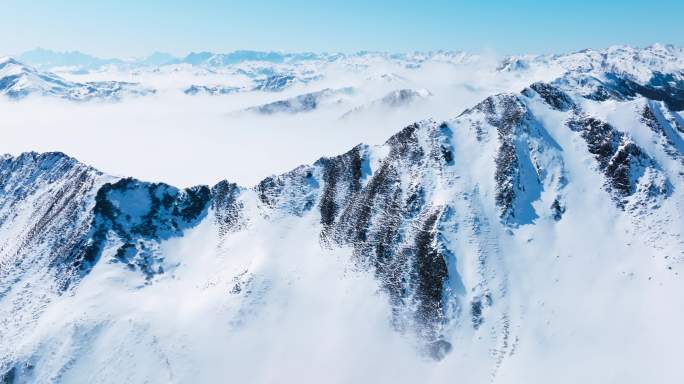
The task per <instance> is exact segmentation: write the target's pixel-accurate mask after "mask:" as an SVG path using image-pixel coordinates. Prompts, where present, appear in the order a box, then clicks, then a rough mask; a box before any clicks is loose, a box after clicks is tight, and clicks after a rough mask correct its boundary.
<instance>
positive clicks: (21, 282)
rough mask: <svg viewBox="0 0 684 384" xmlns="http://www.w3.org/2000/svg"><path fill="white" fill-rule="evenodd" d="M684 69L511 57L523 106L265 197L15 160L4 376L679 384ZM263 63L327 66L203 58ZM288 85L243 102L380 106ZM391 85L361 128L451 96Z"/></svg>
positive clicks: (312, 171)
mask: <svg viewBox="0 0 684 384" xmlns="http://www.w3.org/2000/svg"><path fill="white" fill-rule="evenodd" d="M681 53H682V51H681V50H679V49H678V48H675V47H669V46H659V45H656V46H652V47H649V48H646V49H643V50H633V49H631V48H620V49H618V48H611V49H609V50H607V51H605V52H601V53H596V52H593V51H584V52H579V53H576V54H572V55H565V56H552V57H538V56H534V57H522V58H511V59H507V60H506V61H505V62H504V63H503V65H498V66H497V68H498V69H495V70H494V71H495V72H497V73H501V76H504V77H503V78H506V79H509V80H510V79H511V77H507V76H513V77H517V78H519V79H527V80H529V81H528V82H527V83H525V84H524V85H523V86H521V87H519V89H517V90H515V91H510V90H505V91H503V92H492V94H490V95H487V96H485V97H482V98H478V99H474V100H472V101H471V102H470V103H469V105H468V106H467V108H458V109H454V110H451V111H450V115H451V117H449V118H447V119H424V120H420V121H418V122H414V123H410V124H405V125H403V126H397V127H395V128H396V129H395V132H394V133H393V134H391V135H388V138H387V139H385V140H384V141H383V142H381V143H379V144H358V145H355V146H354V145H350V146H349V147H348V148H346V150H344V151H340V152H338V153H339V154H335V153H330V154H328V156H326V157H321V158H319V159H318V160H316V161H313V162H311V163H309V164H305V165H300V166H298V167H293V168H292V169H291V170H289V171H286V172H283V173H279V174H275V175H271V176H269V177H265V178H262V179H261V180H260V181H258V182H256V183H254V185H253V186H249V185H241V183H235V182H233V181H231V180H223V181H220V182H218V183H216V184H214V185H213V186H210V185H199V186H193V187H188V188H177V187H174V186H171V185H169V184H165V183H152V182H145V181H142V180H138V179H135V178H125V177H118V176H111V175H108V174H106V173H103V172H100V171H98V170H96V169H94V168H93V167H90V166H88V165H84V164H83V163H81V162H79V161H78V160H76V159H74V158H71V157H69V156H67V155H65V154H63V153H60V152H49V153H35V152H27V153H22V154H16V155H4V156H3V157H1V158H0V382H3V383H33V382H40V383H43V382H56V383H74V382H76V383H81V382H82V383H91V382H98V383H110V382H111V383H121V382H131V383H143V382H147V383H169V382H171V383H176V382H177V383H185V382H198V383H204V382H223V381H230V382H233V381H234V382H250V383H271V382H339V383H348V382H364V383H366V382H367V383H416V382H426V383H453V382H475V383H481V382H493V383H521V382H530V383H548V382H554V383H643V382H658V383H661V382H662V383H678V382H682V381H683V380H684V371H683V370H682V369H681V367H680V365H681V364H680V361H679V360H680V354H679V353H678V351H679V346H680V345H682V343H684V332H682V330H681V324H682V321H684V306H682V305H680V304H679V303H681V301H682V300H681V296H682V292H684V282H683V281H682V278H681V275H680V274H681V272H682V266H683V261H684V239H682V236H683V235H684V234H683V233H682V232H683V229H684V208H683V207H682V202H684V128H683V127H684V119H683V117H682V112H681V111H680V109H679V107H678V104H677V103H678V100H679V98H680V96H681V91H682V83H681V81H680V80H678V79H681V76H682V72H681V68H682V67H684V65H681V64H682V62H681V61H677V60H680V59H681V57H682V55H681ZM245 57H258V60H261V61H260V63H261V64H259V65H256V64H255V67H254V68H257V67H258V68H260V70H262V69H263V68H265V67H263V66H261V65H265V66H269V65H291V64H292V63H293V62H296V63H299V64H301V65H309V64H311V63H312V62H316V60H320V58H316V57H309V56H306V57H299V56H296V55H291V56H287V55H283V54H275V53H273V54H258V53H254V52H249V51H245V52H241V53H240V54H238V53H235V54H234V55H233V56H230V55H223V56H222V55H215V54H209V53H203V54H196V55H195V56H192V57H189V58H186V59H185V61H188V60H190V61H192V62H193V64H192V65H198V66H205V67H206V68H212V70H214V69H216V68H221V67H224V66H226V65H234V64H232V63H233V62H236V63H238V64H236V65H243V64H245V62H246V61H242V60H244V58H245ZM374 57H375V56H374ZM382 58H383V60H384V59H385V58H386V57H385V56H382ZM347 59H348V58H345V57H336V56H332V55H330V56H326V60H330V61H336V60H347ZM390 59H392V60H402V61H403V62H404V64H405V65H406V66H408V67H409V68H410V69H409V71H413V70H418V69H420V68H421V67H422V66H429V65H431V63H432V64H434V61H435V60H440V61H447V62H451V64H449V65H455V64H453V61H454V60H459V61H460V62H464V61H467V60H470V59H468V58H467V57H466V56H458V55H456V54H448V53H445V52H441V53H433V54H430V55H428V54H426V55H424V56H421V55H418V54H415V55H413V56H410V57H409V56H399V57H390ZM472 60H474V59H472ZM227 63H231V64H227ZM249 63H250V65H251V64H254V63H255V62H249ZM176 65H189V64H188V63H187V62H185V63H182V64H176ZM369 65H371V64H369ZM459 65H461V64H459ZM542 67H543V68H542ZM540 68H542V69H540ZM535 71H542V72H544V73H545V75H544V76H537V75H535V74H534V73H535ZM279 73H283V72H274V73H272V74H266V73H265V72H260V74H259V75H258V76H255V77H254V81H261V80H262V79H264V76H267V78H272V77H273V76H275V77H273V79H274V80H273V81H272V82H270V83H269V84H271V85H273V86H274V88H273V89H268V90H269V92H261V91H262V90H259V91H256V92H251V91H246V92H245V93H254V94H266V96H268V97H270V98H271V100H273V98H274V97H278V99H277V100H276V101H275V102H273V101H271V102H270V103H266V104H256V103H255V104H251V105H258V106H257V107H252V109H251V110H252V111H254V112H258V113H256V114H255V115H262V114H267V115H269V118H271V119H275V120H276V121H286V120H285V119H286V118H292V117H293V116H297V117H299V115H300V114H301V115H302V116H308V115H310V114H313V113H321V112H322V111H323V110H325V109H326V108H330V110H331V111H332V112H334V113H329V114H327V115H325V116H327V117H329V118H330V119H331V120H330V121H338V120H340V119H339V116H340V115H339V114H338V112H339V111H340V108H336V104H338V101H337V99H338V98H343V97H342V96H344V98H343V99H344V100H342V101H340V102H339V103H341V104H349V103H351V101H350V100H348V99H346V97H347V96H349V97H350V98H351V97H352V96H355V95H357V94H358V93H364V92H367V89H368V88H363V87H360V88H357V87H356V86H355V87H354V92H351V91H344V90H345V89H346V88H340V87H337V88H333V87H330V88H318V89H319V91H312V92H305V93H295V92H299V91H301V89H302V88H298V87H300V86H301V85H302V83H298V84H287V81H285V82H281V81H280V80H277V79H281V80H282V77H279V76H281V75H279ZM383 73H393V72H388V71H383ZM549 73H553V74H554V76H550V75H549ZM309 75H311V74H309ZM309 75H307V76H309ZM388 77H389V78H391V80H389V81H388V80H387V78H386V77H383V76H382V75H379V76H378V77H377V78H375V79H376V80H377V82H375V81H376V80H368V79H369V77H365V79H367V80H365V81H369V82H373V84H376V85H377V84H385V86H387V87H391V88H389V89H390V91H389V92H392V93H389V94H388V93H387V92H388V91H387V89H383V94H385V95H387V96H385V97H383V96H382V95H373V97H372V98H370V99H371V100H378V101H377V102H376V103H377V104H373V103H371V104H368V103H366V104H364V105H372V107H364V108H363V109H364V113H365V112H366V111H369V110H371V109H373V108H376V105H378V107H377V108H380V107H379V105H382V108H383V109H382V111H383V112H382V113H386V114H387V115H388V116H389V113H388V111H392V110H393V109H392V108H404V107H406V104H405V103H408V104H413V103H414V102H416V100H414V99H417V100H419V101H420V103H425V104H427V105H430V104H431V103H435V102H436V101H435V100H436V99H438V97H439V95H438V92H434V93H433V91H432V90H431V91H429V92H428V91H427V90H422V91H418V90H420V89H423V88H415V90H411V89H413V88H411V89H408V88H401V89H402V90H400V91H397V90H396V88H397V85H398V84H397V83H398V82H404V81H412V80H407V79H408V77H404V76H403V75H402V76H398V75H397V76H390V75H388ZM540 77H541V78H540ZM654 78H657V80H653V79H654ZM611 79H612V80H611ZM250 81H252V80H250ZM510 81H512V80H510ZM514 83H515V82H511V83H508V84H509V85H511V84H514ZM207 84H209V82H207ZM515 84H517V83H515ZM635 84H637V85H635ZM281 85H284V88H283V87H281ZM240 86H241V87H242V86H243V85H240ZM269 87H270V85H269ZM378 87H380V85H378ZM402 87H403V85H402ZM281 88H282V90H280V91H278V93H273V92H271V91H275V90H276V89H281ZM289 88H292V89H289ZM245 89H251V88H249V87H247V88H245ZM320 89H323V91H320ZM392 89H393V90H394V91H396V92H394V91H391V90H392ZM266 90H267V89H263V91H266ZM298 90H299V91H298ZM287 92H291V93H287ZM338 92H339V93H338ZM281 93H282V94H283V95H287V96H283V97H282V98H280V95H281ZM269 95H270V96H269ZM234 96H235V97H238V96H240V97H243V96H244V95H242V92H240V93H238V94H235V95H225V96H224V97H225V98H226V100H227V99H228V98H231V97H234ZM179 97H182V98H183V99H184V100H187V99H188V96H185V95H183V94H182V93H181V94H180V95H179ZM197 97H201V96H197ZM224 97H220V98H215V97H212V98H209V97H207V98H206V100H209V99H211V100H212V101H213V100H216V99H224ZM194 98H195V97H193V98H192V99H194ZM253 100H255V99H250V100H248V101H250V102H251V101H253ZM331 100H333V102H331ZM352 100H353V99H352ZM219 102H220V100H219ZM337 107H339V106H337ZM342 107H343V108H347V107H345V106H344V105H342ZM245 108H249V106H243V108H242V109H240V110H241V111H243V110H244V109H245ZM347 110H348V109H347ZM302 112H306V113H302ZM369 113H371V112H369ZM261 118H263V117H261ZM358 118H359V119H360V118H361V116H360V115H359V116H358ZM279 119H280V120H279ZM343 120H348V119H343ZM349 120H350V121H352V122H353V120H352V119H349ZM257 121H265V120H257ZM257 128H258V126H255V127H254V129H257ZM299 139H301V140H303V138H299ZM124 150H125V148H124ZM254 150H257V149H254ZM259 153H260V154H261V155H262V156H263V155H264V152H263V151H260V152H259ZM178 155H179V156H181V154H178ZM220 165H221V166H222V167H225V168H226V169H228V168H230V167H249V164H248V163H247V162H246V161H242V162H232V163H231V162H224V163H220ZM207 166H209V164H208V165H207Z"/></svg>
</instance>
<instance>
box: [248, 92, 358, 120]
mask: <svg viewBox="0 0 684 384" xmlns="http://www.w3.org/2000/svg"><path fill="white" fill-rule="evenodd" d="M353 93H354V88H351V87H348V88H341V89H329V88H326V89H323V90H320V91H316V92H309V93H305V94H302V95H297V96H295V97H292V98H288V99H284V100H277V101H273V102H270V103H266V104H263V105H258V106H255V107H250V108H247V111H249V112H256V113H259V114H262V115H272V114H277V113H300V112H310V111H313V110H315V109H317V108H320V107H321V106H326V105H336V104H338V105H339V104H342V103H344V102H345V101H346V100H345V99H346V98H348V96H350V95H353Z"/></svg>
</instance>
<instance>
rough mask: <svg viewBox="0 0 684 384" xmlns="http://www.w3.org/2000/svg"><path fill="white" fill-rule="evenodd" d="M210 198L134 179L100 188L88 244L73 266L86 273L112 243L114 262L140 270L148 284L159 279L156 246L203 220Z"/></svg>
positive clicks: (203, 192) (198, 190)
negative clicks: (114, 250) (149, 281)
mask: <svg viewBox="0 0 684 384" xmlns="http://www.w3.org/2000/svg"><path fill="white" fill-rule="evenodd" d="M210 198H211V193H210V190H209V188H208V187H206V186H200V187H193V188H188V189H185V190H182V191H181V190H178V189H176V188H174V187H170V186H168V185H165V184H151V183H143V182H139V181H137V180H133V179H122V180H119V181H117V182H116V183H108V184H105V185H103V186H102V187H101V188H100V190H99V191H98V192H97V196H96V197H95V201H96V204H95V208H94V213H95V217H94V218H93V224H92V229H91V232H90V238H89V239H88V242H87V244H85V246H84V247H83V252H82V253H81V254H80V255H79V257H78V260H77V263H78V265H79V266H80V267H81V268H82V269H84V268H89V267H90V266H91V265H92V264H93V263H95V262H96V261H97V259H98V258H99V257H100V255H101V254H102V252H103V250H104V248H105V246H106V245H107V244H108V243H109V244H112V242H114V243H115V244H117V245H116V247H118V248H117V250H116V253H115V255H114V259H113V260H115V261H117V262H122V263H124V264H126V265H127V266H128V267H129V268H134V269H139V270H140V271H141V272H143V273H144V274H145V275H146V276H147V277H148V278H150V277H152V276H153V275H154V274H155V273H163V268H162V266H161V265H160V261H161V260H162V259H163V257H162V256H161V255H159V252H158V249H157V248H158V245H159V242H160V241H162V240H166V239H168V238H170V237H173V236H181V235H182V234H183V230H184V229H186V228H189V227H192V226H194V225H196V224H197V223H198V222H199V221H200V220H201V219H202V218H203V217H204V216H205V215H206V213H207V209H208V207H209V201H210ZM112 235H115V237H116V239H112ZM119 244H120V245H119Z"/></svg>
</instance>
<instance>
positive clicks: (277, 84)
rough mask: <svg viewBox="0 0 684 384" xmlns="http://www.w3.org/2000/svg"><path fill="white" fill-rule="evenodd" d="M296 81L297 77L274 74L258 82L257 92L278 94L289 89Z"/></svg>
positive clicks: (255, 88)
mask: <svg viewBox="0 0 684 384" xmlns="http://www.w3.org/2000/svg"><path fill="white" fill-rule="evenodd" d="M295 81H296V77H295V76H294V75H290V74H274V75H272V76H269V77H267V78H265V79H262V80H259V81H257V82H256V86H255V87H254V90H255V91H268V92H278V91H282V90H283V89H285V88H287V87H289V86H290V85H292V84H293V83H294V82H295Z"/></svg>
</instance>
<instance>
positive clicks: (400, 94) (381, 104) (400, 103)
mask: <svg viewBox="0 0 684 384" xmlns="http://www.w3.org/2000/svg"><path fill="white" fill-rule="evenodd" d="M431 95H432V94H431V93H430V91H428V90H427V89H425V88H423V89H397V90H394V91H391V92H389V93H388V94H386V95H385V96H383V97H381V98H379V99H377V100H373V101H371V102H369V103H367V104H365V105H361V106H358V107H354V108H353V109H351V110H349V111H347V112H345V113H344V114H343V115H342V118H343V119H346V118H350V117H352V116H354V115H359V114H362V113H364V112H366V113H368V112H370V113H386V112H388V111H391V110H393V109H397V108H404V107H406V106H409V105H411V104H414V103H417V102H420V101H422V100H424V99H425V98H428V97H430V96H431Z"/></svg>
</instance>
